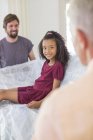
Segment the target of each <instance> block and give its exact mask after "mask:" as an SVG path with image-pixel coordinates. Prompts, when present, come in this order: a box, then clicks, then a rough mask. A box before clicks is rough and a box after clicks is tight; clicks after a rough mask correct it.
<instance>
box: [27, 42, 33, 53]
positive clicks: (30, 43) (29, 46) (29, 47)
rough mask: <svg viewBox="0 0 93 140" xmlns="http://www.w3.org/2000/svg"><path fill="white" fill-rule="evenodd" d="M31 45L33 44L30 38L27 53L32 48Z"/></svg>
mask: <svg viewBox="0 0 93 140" xmlns="http://www.w3.org/2000/svg"><path fill="white" fill-rule="evenodd" d="M33 46H34V45H33V44H32V42H31V41H30V40H28V53H30V51H31V50H32V48H33Z"/></svg>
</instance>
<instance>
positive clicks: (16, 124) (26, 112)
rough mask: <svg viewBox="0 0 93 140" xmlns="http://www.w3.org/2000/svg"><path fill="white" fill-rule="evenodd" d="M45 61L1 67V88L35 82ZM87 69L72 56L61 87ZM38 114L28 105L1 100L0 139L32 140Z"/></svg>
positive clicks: (38, 60)
mask: <svg viewBox="0 0 93 140" xmlns="http://www.w3.org/2000/svg"><path fill="white" fill-rule="evenodd" d="M43 62H44V61H41V60H40V59H37V60H33V61H31V62H27V63H25V64H20V65H16V66H12V67H6V68H3V69H0V88H1V89H2V88H5V89H7V88H12V87H17V86H27V85H31V84H33V83H34V80H35V79H36V78H37V77H38V76H39V75H40V71H41V67H42V65H43ZM85 69H86V68H85V67H83V66H82V65H81V64H80V62H79V60H78V58H77V57H76V56H71V58H70V61H69V64H68V67H67V71H66V74H65V77H64V80H63V81H62V83H61V87H62V86H63V85H65V84H67V83H69V82H71V81H73V80H75V79H77V78H79V77H80V76H81V75H82V74H83V73H84V72H85ZM37 116H38V110H36V109H29V108H27V107H26V105H19V104H14V103H11V102H9V101H2V102H0V140H31V137H32V134H33V128H34V122H35V119H36V117H37Z"/></svg>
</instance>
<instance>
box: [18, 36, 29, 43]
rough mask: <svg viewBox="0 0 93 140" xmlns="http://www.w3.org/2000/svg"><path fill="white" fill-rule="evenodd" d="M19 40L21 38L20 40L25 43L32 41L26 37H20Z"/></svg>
mask: <svg viewBox="0 0 93 140" xmlns="http://www.w3.org/2000/svg"><path fill="white" fill-rule="evenodd" d="M18 38H19V40H21V41H24V42H26V43H31V40H30V39H28V38H26V37H23V36H18Z"/></svg>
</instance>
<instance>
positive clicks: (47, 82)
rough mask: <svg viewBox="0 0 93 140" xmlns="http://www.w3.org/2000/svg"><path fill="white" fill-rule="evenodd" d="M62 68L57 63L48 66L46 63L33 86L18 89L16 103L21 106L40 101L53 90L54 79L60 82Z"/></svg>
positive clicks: (62, 72) (62, 73) (62, 74)
mask: <svg viewBox="0 0 93 140" xmlns="http://www.w3.org/2000/svg"><path fill="white" fill-rule="evenodd" d="M63 76H64V67H63V65H62V64H61V63H60V62H59V61H57V62H56V63H55V64H54V65H52V66H49V65H48V63H47V62H45V63H44V65H43V67H42V72H41V76H40V77H39V78H38V79H37V80H35V84H34V85H33V86H28V87H19V88H18V101H19V103H21V104H24V103H29V102H31V101H39V100H42V99H43V98H44V97H45V96H47V95H48V93H49V92H50V91H51V90H52V88H53V81H54V79H57V80H60V81H61V80H62V79H63Z"/></svg>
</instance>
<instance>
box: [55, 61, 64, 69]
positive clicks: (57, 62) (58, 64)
mask: <svg viewBox="0 0 93 140" xmlns="http://www.w3.org/2000/svg"><path fill="white" fill-rule="evenodd" d="M55 66H57V67H62V68H63V67H64V66H63V64H62V63H61V62H60V61H56V63H55Z"/></svg>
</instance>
